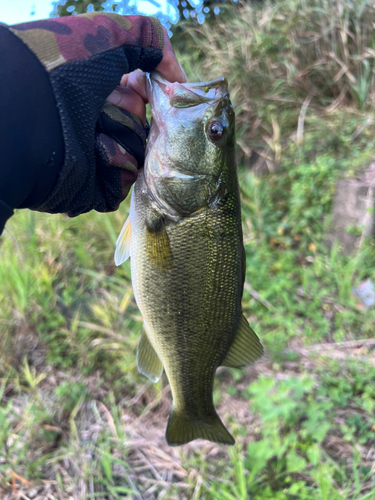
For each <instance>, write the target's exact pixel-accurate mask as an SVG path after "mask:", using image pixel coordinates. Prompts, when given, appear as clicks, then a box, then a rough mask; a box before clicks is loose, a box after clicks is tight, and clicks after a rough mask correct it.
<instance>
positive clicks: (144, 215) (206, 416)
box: [115, 73, 262, 446]
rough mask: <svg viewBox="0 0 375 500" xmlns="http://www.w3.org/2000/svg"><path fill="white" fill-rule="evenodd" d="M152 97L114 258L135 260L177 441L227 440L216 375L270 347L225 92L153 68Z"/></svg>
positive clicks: (218, 84)
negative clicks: (256, 328)
mask: <svg viewBox="0 0 375 500" xmlns="http://www.w3.org/2000/svg"><path fill="white" fill-rule="evenodd" d="M147 94H148V98H149V102H150V105H151V112H152V123H151V129H150V136H149V141H148V144H147V149H146V162H145V167H144V170H143V171H141V172H140V173H139V177H138V179H137V181H136V183H135V185H134V189H133V193H132V199H131V207H130V215H129V218H128V220H127V221H126V223H125V225H124V227H123V229H122V231H121V233H120V236H119V238H118V241H117V246H116V252H115V262H116V265H120V264H121V263H122V262H124V261H125V260H126V259H127V258H128V257H129V256H130V257H131V274H132V284H133V289H134V295H135V298H136V301H137V304H138V307H139V309H140V311H141V313H142V316H143V321H144V328H143V332H142V335H141V338H140V341H139V345H138V349H137V365H138V369H139V371H140V372H141V373H143V374H144V375H146V376H147V377H148V378H149V379H150V380H152V381H153V382H156V381H157V380H159V378H160V376H161V374H162V372H163V367H164V369H165V372H166V375H167V377H168V380H169V384H170V387H171V391H172V396H173V407H172V411H171V414H170V417H169V421H168V425H167V430H166V439H167V442H168V444H169V445H172V446H175V445H181V444H184V443H188V442H189V441H192V440H194V439H197V438H203V439H207V440H209V441H213V442H217V443H222V444H229V445H230V444H234V439H233V437H232V436H231V434H230V433H229V432H228V430H227V429H226V427H225V426H224V424H223V423H222V421H221V420H220V418H219V416H218V415H217V413H216V411H215V408H214V405H213V400H212V391H213V383H214V376H215V371H216V369H217V368H218V367H219V366H230V367H243V366H246V365H248V364H251V363H253V362H254V361H256V359H258V358H259V357H260V356H261V355H262V346H261V344H260V342H259V339H258V337H257V336H256V334H255V333H254V332H253V330H252V329H251V328H250V326H249V324H248V322H247V320H246V318H245V317H244V315H243V313H242V307H241V298H242V292H243V283H244V277H245V252H244V248H243V241H242V228H241V208H240V198H239V187H238V180H237V170H236V163H235V134H234V127H235V123H234V121H235V119H234V112H233V108H232V105H231V102H230V100H229V94H228V86H227V82H226V80H225V79H223V78H222V79H219V80H215V81H212V82H205V83H186V84H179V83H173V84H172V83H169V82H167V81H166V80H164V79H163V78H162V77H161V76H160V75H158V74H157V73H156V74H155V73H153V74H152V75H151V76H150V75H149V76H148V79H147Z"/></svg>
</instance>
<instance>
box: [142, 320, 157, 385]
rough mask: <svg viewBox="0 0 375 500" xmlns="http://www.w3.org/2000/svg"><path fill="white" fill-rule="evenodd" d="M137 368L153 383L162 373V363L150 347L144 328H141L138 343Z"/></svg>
mask: <svg viewBox="0 0 375 500" xmlns="http://www.w3.org/2000/svg"><path fill="white" fill-rule="evenodd" d="M137 368H138V371H139V372H140V373H142V374H143V375H146V377H148V378H149V379H150V380H151V382H154V383H155V382H157V381H158V380H159V379H160V377H161V375H162V373H163V364H162V362H161V361H160V359H159V357H158V355H157V354H156V352H155V349H154V348H153V347H152V345H151V343H150V341H149V339H148V337H147V333H146V330H145V328H143V331H142V335H141V338H140V339H139V343H138V348H137Z"/></svg>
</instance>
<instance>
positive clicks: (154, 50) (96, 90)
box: [9, 12, 185, 216]
mask: <svg viewBox="0 0 375 500" xmlns="http://www.w3.org/2000/svg"><path fill="white" fill-rule="evenodd" d="M9 29H10V31H12V32H13V34H14V35H16V36H17V37H19V38H20V39H21V40H22V42H23V43H24V44H25V45H26V46H28V47H29V49H30V50H31V51H32V52H34V54H35V56H36V57H37V59H38V60H39V61H40V63H41V64H42V65H43V66H44V67H45V69H46V72H47V75H48V77H49V80H50V83H51V87H52V90H53V93H54V95H55V99H56V103H57V108H58V112H59V115H60V121H61V126H62V131H63V137H64V146H65V161H64V165H63V166H62V169H61V172H60V175H59V179H58V181H57V184H56V185H55V187H54V189H53V190H52V192H51V193H49V195H48V196H47V194H46V199H45V200H44V202H43V203H42V204H41V205H38V206H36V207H33V208H35V209H37V210H40V211H44V212H50V213H61V212H65V213H68V215H70V216H75V215H79V214H81V213H84V212H87V211H89V210H92V209H95V210H97V211H99V212H106V211H111V210H115V209H116V208H117V207H118V205H119V203H120V202H121V201H122V200H123V199H124V198H125V197H126V195H127V193H128V192H129V189H130V187H131V185H132V183H133V182H134V181H135V180H136V178H137V175H138V169H139V168H141V167H142V166H143V162H144V150H145V142H146V133H145V129H144V126H143V124H144V119H145V114H144V113H145V112H144V106H145V101H144V97H145V89H144V83H142V78H143V77H142V76H140V75H139V74H134V73H132V72H133V71H134V70H135V69H137V68H139V69H141V70H142V71H145V72H149V71H153V70H154V69H156V68H157V67H159V66H160V68H159V69H160V70H161V72H162V73H163V74H164V75H165V76H166V77H167V78H169V79H177V80H179V81H184V79H185V76H184V74H183V72H182V70H181V68H180V66H179V64H178V62H177V60H176V57H175V55H174V54H173V50H172V47H171V44H170V41H169V39H168V36H167V33H166V31H165V30H163V28H162V26H161V24H160V22H159V21H158V20H157V19H154V18H148V17H144V16H120V15H117V14H113V13H105V12H93V13H90V14H83V15H80V16H69V17H61V18H53V19H46V20H43V21H35V22H31V23H24V24H20V25H16V26H11V27H10V28H9ZM124 73H127V74H129V76H128V77H125V79H123V80H121V79H122V77H123V75H124ZM120 82H121V84H122V86H125V89H126V90H123V89H120V92H119V94H120V97H119V96H118V94H114V95H113V94H111V93H112V92H113V90H114V89H115V88H116V86H118V85H119V83H120ZM110 94H111V97H110V101H113V100H114V99H115V101H114V102H116V103H117V104H119V106H116V105H114V104H113V103H111V102H108V101H106V99H107V98H108V96H109V95H110Z"/></svg>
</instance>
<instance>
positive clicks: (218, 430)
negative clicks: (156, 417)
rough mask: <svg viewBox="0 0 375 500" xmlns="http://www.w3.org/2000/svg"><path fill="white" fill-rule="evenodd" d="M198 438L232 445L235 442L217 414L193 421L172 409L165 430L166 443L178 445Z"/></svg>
mask: <svg viewBox="0 0 375 500" xmlns="http://www.w3.org/2000/svg"><path fill="white" fill-rule="evenodd" d="M199 438H202V439H207V440H208V441H212V442H213V443H219V444H228V445H232V444H234V443H235V441H234V439H233V436H232V435H231V434H230V433H229V432H228V430H227V429H226V427H225V425H224V424H223V422H222V421H221V420H220V418H219V416H218V415H214V416H213V417H208V418H207V419H206V420H205V421H200V422H199V421H198V422H193V421H191V420H187V418H184V417H181V416H180V415H177V414H176V413H175V412H174V411H173V410H172V413H171V414H170V417H169V420H168V425H167V431H166V439H167V443H168V444H169V445H170V446H179V445H181V444H186V443H189V442H190V441H193V440H194V439H199Z"/></svg>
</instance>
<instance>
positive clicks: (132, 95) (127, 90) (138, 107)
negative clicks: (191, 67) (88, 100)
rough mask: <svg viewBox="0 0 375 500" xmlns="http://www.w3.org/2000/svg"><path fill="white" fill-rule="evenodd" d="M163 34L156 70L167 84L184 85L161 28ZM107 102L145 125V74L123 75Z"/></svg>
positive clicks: (182, 71) (183, 75)
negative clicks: (162, 43) (135, 117)
mask: <svg viewBox="0 0 375 500" xmlns="http://www.w3.org/2000/svg"><path fill="white" fill-rule="evenodd" d="M163 32H164V48H163V59H162V61H161V63H160V64H159V65H158V66H157V67H156V69H157V71H158V72H159V73H160V74H161V75H162V76H163V77H164V78H165V79H166V80H168V81H169V82H179V83H185V82H186V81H187V78H186V75H185V72H184V70H183V69H182V68H181V65H180V64H179V62H178V61H177V58H176V55H175V53H174V51H173V48H172V44H171V41H170V39H169V37H168V33H167V30H166V29H165V28H163ZM107 101H108V102H111V103H112V104H115V105H116V106H119V107H120V108H123V109H126V110H128V111H130V112H131V113H134V114H135V115H137V116H139V118H140V119H141V120H142V122H143V123H145V122H146V107H145V104H147V102H148V99H147V92H146V74H145V73H143V72H142V71H133V72H131V73H129V74H125V75H123V77H122V78H121V82H120V85H119V86H118V87H117V88H116V90H114V91H113V92H112V93H111V94H110V95H109V96H108V97H107Z"/></svg>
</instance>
